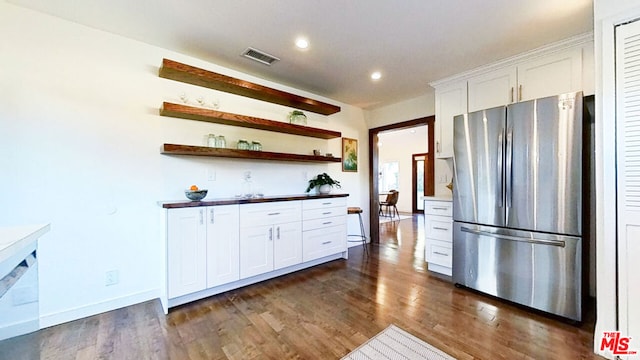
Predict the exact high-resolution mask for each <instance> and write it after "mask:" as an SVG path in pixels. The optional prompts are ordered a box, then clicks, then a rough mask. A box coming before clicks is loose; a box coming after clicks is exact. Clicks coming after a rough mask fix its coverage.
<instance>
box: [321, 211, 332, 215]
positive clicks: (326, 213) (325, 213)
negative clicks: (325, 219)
mask: <svg viewBox="0 0 640 360" xmlns="http://www.w3.org/2000/svg"><path fill="white" fill-rule="evenodd" d="M332 212H333V211H327V212H323V213H322V215H330V214H331V213H332Z"/></svg>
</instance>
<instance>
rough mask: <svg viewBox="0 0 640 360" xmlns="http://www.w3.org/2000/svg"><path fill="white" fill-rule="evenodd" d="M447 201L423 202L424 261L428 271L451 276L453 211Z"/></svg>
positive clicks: (428, 200) (438, 199) (430, 200)
mask: <svg viewBox="0 0 640 360" xmlns="http://www.w3.org/2000/svg"><path fill="white" fill-rule="evenodd" d="M451 205H452V203H451V200H449V199H442V198H433V197H432V198H429V197H426V198H425V200H424V224H425V227H424V233H425V249H424V251H425V254H424V257H425V260H426V261H427V268H428V269H429V270H430V271H433V272H437V273H441V274H444V275H448V276H451V269H452V266H453V251H452V249H453V217H452V215H453V211H452V210H453V209H452V206H451Z"/></svg>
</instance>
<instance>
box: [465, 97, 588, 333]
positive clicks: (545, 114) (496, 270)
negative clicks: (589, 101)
mask: <svg viewBox="0 0 640 360" xmlns="http://www.w3.org/2000/svg"><path fill="white" fill-rule="evenodd" d="M582 109H583V105H582V93H581V92H578V93H570V94H564V95H560V96H553V97H547V98H541V99H536V100H531V101H526V102H520V103H515V104H511V105H509V106H506V107H497V108H492V109H488V110H482V111H477V112H472V113H469V114H464V115H460V116H457V117H455V118H454V182H455V183H454V188H453V220H454V227H453V281H454V283H456V284H459V285H463V286H466V287H469V288H472V289H476V290H479V291H481V292H484V293H487V294H490V295H493V296H497V297H500V298H503V299H507V300H510V301H513V302H515V303H518V304H522V305H526V306H529V307H532V308H535V309H538V310H542V311H545V312H549V313H552V314H556V315H559V316H562V317H565V318H569V319H573V320H576V321H581V319H582V297H581V294H582V244H581V241H582V240H581V235H582V213H581V212H582Z"/></svg>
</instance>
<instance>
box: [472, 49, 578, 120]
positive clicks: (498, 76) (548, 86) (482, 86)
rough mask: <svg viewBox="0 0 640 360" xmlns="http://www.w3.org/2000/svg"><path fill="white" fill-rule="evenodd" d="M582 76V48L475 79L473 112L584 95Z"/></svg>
mask: <svg viewBox="0 0 640 360" xmlns="http://www.w3.org/2000/svg"><path fill="white" fill-rule="evenodd" d="M582 75H583V74H582V48H572V49H568V50H563V51H558V52H554V53H550V54H546V55H544V56H538V57H535V58H533V59H530V60H523V61H521V62H518V63H517V64H516V65H511V66H506V67H503V68H498V69H495V70H492V71H490V72H487V73H483V74H481V75H476V76H472V77H470V78H469V79H468V87H469V111H470V112H471V111H477V110H482V109H488V108H492V107H496V106H502V105H507V104H511V103H514V102H518V101H525V100H531V99H536V98H541V97H546V96H553V95H558V94H563V93H567V92H573V91H580V90H582Z"/></svg>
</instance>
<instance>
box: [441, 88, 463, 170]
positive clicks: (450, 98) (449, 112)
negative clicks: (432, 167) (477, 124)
mask: <svg viewBox="0 0 640 360" xmlns="http://www.w3.org/2000/svg"><path fill="white" fill-rule="evenodd" d="M466 112H467V82H466V81H463V82H458V83H453V84H447V85H443V86H438V87H437V88H436V144H435V145H436V146H435V147H436V157H437V158H439V159H443V158H450V157H453V117H454V116H456V115H460V114H464V113H466Z"/></svg>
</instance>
